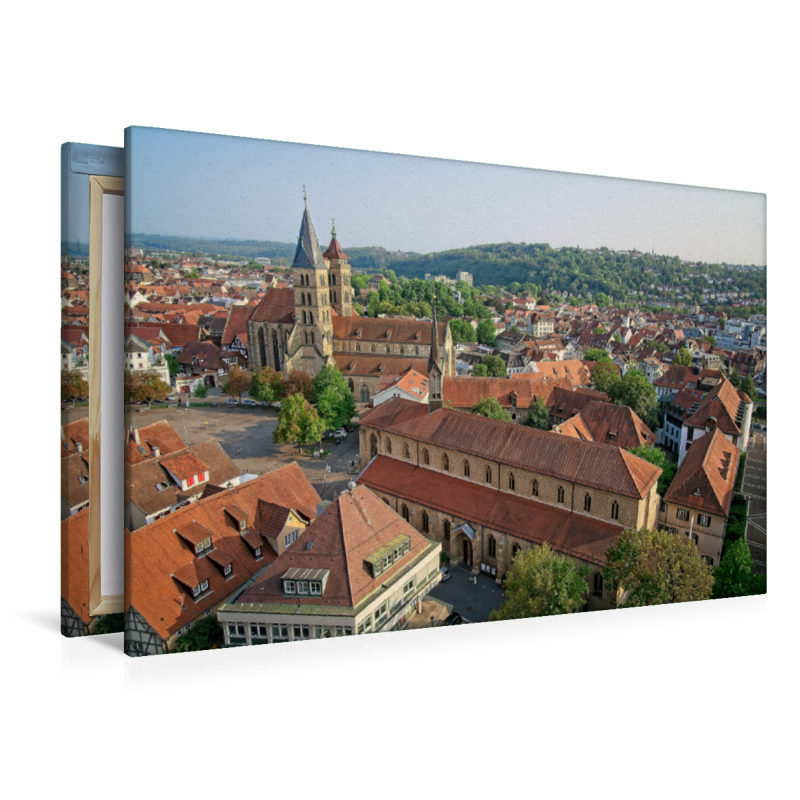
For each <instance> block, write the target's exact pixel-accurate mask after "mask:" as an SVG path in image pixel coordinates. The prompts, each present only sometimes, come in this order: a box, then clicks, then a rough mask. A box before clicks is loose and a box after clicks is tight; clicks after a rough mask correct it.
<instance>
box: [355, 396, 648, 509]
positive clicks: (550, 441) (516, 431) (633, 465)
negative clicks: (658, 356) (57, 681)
mask: <svg viewBox="0 0 800 800" xmlns="http://www.w3.org/2000/svg"><path fill="white" fill-rule="evenodd" d="M360 423H361V426H362V427H365V428H376V429H378V430H381V431H386V432H387V433H395V434H397V435H399V436H405V437H407V438H409V439H415V440H419V441H422V442H427V443H429V444H433V445H435V446H437V447H442V448H444V449H447V450H453V451H456V452H460V453H469V454H472V455H475V456H478V457H480V458H486V459H490V460H492V461H496V462H497V463H500V464H507V465H509V466H515V467H521V468H522V469H525V470H530V471H532V472H538V473H539V474H541V475H551V476H553V477H555V478H560V479H562V480H566V481H570V482H573V483H579V484H581V485H583V486H591V487H594V488H597V489H602V490H604V491H609V492H614V493H616V494H623V495H627V496H629V497H636V498H639V499H641V498H643V497H645V495H646V494H647V493H648V491H649V490H650V488H651V487H652V486H653V485H654V484H655V483H656V481H657V480H658V477H659V475H660V474H661V469H660V468H659V467H656V466H655V465H653V464H650V463H648V462H647V461H644V460H643V459H641V458H637V457H636V456H634V455H631V454H630V453H627V452H626V451H624V450H621V449H620V448H617V447H608V446H607V445H603V444H599V443H597V442H585V441H581V440H578V439H570V438H568V437H566V436H560V435H559V434H557V433H554V432H552V431H541V430H537V429H535V428H528V427H526V426H523V425H513V424H510V423H507V422H501V421H500V420H495V419H488V418H486V417H482V416H480V415H477V414H467V413H465V412H463V411H455V410H452V409H447V408H441V409H438V410H436V411H429V409H428V407H427V406H425V405H420V404H419V403H415V402H413V401H411V400H402V399H400V398H397V397H395V398H392V399H391V400H388V401H387V402H385V403H383V404H382V405H379V406H377V407H376V408H371V409H367V410H366V411H365V412H364V413H362V415H361V418H360Z"/></svg>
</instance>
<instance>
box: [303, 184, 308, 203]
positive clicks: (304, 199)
mask: <svg viewBox="0 0 800 800" xmlns="http://www.w3.org/2000/svg"><path fill="white" fill-rule="evenodd" d="M303 202H304V203H305V204H306V205H308V198H307V197H306V185H305V184H303Z"/></svg>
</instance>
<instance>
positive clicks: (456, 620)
mask: <svg viewBox="0 0 800 800" xmlns="http://www.w3.org/2000/svg"><path fill="white" fill-rule="evenodd" d="M463 622H464V618H463V617H462V616H461V614H459V613H458V612H457V611H454V612H453V613H452V614H450V616H449V617H448V618H447V619H446V620H445V621H444V623H443V624H444V625H461V624H462V623H463Z"/></svg>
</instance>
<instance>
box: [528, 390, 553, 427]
mask: <svg viewBox="0 0 800 800" xmlns="http://www.w3.org/2000/svg"><path fill="white" fill-rule="evenodd" d="M525 424H526V425H528V426H529V427H531V428H539V430H542V431H549V430H550V418H549V414H548V413H547V406H546V405H545V404H544V400H542V398H541V397H535V398H534V399H533V402H532V403H531V404H530V405H529V406H528V419H527V420H525Z"/></svg>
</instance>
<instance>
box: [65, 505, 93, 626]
mask: <svg viewBox="0 0 800 800" xmlns="http://www.w3.org/2000/svg"><path fill="white" fill-rule="evenodd" d="M61 596H62V597H63V598H64V599H65V600H66V601H67V602H68V603H69V605H70V606H71V608H72V610H73V611H75V613H76V614H77V615H78V616H79V617H80V618H81V619H82V620H83V621H84V622H85V623H86V624H87V625H88V624H89V622H91V619H92V618H91V617H90V616H89V509H88V508H84V509H83V510H82V511H79V512H78V513H77V514H73V515H72V516H71V517H67V518H66V519H65V520H63V521H62V522H61Z"/></svg>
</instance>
